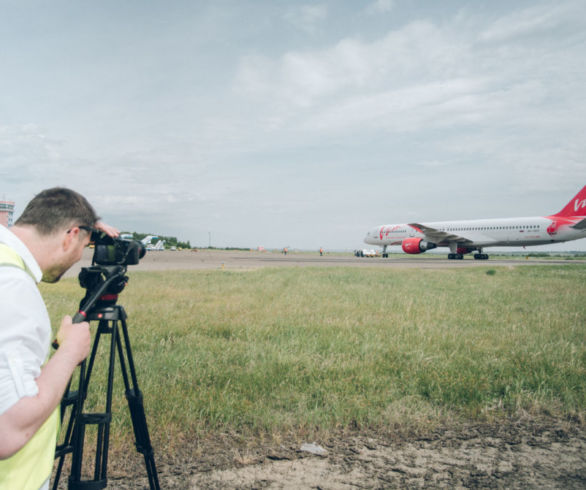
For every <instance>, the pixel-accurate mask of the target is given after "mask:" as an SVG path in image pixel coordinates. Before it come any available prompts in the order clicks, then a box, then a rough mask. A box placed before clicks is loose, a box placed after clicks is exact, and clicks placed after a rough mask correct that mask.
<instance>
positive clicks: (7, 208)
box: [0, 201, 14, 226]
mask: <svg viewBox="0 0 586 490" xmlns="http://www.w3.org/2000/svg"><path fill="white" fill-rule="evenodd" d="M13 214H14V203H13V202H12V201H0V225H4V226H12V215H13Z"/></svg>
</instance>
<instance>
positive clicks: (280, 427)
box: [42, 265, 586, 451]
mask: <svg viewBox="0 0 586 490" xmlns="http://www.w3.org/2000/svg"><path fill="white" fill-rule="evenodd" d="M585 284H586V268H585V267H584V266H579V265H567V266H541V267H540V266H524V267H517V268H492V269H491V268H489V267H486V268H483V267H474V268H469V269H458V270H456V269H446V270H415V269H411V270H379V269H376V268H372V269H368V268H366V269H365V268H359V269H358V268H352V269H351V268H279V269H259V270H256V271H249V272H230V271H221V270H218V271H185V272H133V271H130V282H129V284H128V286H127V287H126V289H125V291H124V292H123V293H122V295H121V296H120V300H119V303H120V304H122V305H124V307H125V309H126V311H127V313H128V315H129V320H128V324H129V331H130V336H131V340H132V346H133V350H134V356H135V362H136V365H137V370H138V378H139V384H140V387H141V389H142V391H143V392H144V396H145V408H146V412H147V418H148V423H149V427H150V429H151V437H152V438H153V440H154V441H155V443H156V444H157V445H164V446H165V447H166V450H171V451H173V449H174V446H173V445H174V444H178V442H177V441H184V440H187V439H190V438H195V437H206V436H209V435H213V434H214V433H215V432H218V431H222V432H226V431H227V432H234V433H239V434H245V435H246V434H255V435H259V434H260V435H268V436H270V437H279V436H280V435H282V434H295V433H300V434H301V433H304V434H307V433H315V432H316V431H318V432H326V433H327V432H328V431H333V430H339V429H341V428H361V427H364V428H369V429H375V430H383V431H386V430H396V429H397V428H399V427H400V428H402V430H427V429H430V428H433V427H434V426H435V425H438V424H443V423H445V422H446V421H448V422H450V421H451V422H454V421H458V420H490V421H494V420H495V419H496V420H498V419H499V418H500V417H508V416H511V415H512V416H518V415H520V414H526V413H529V414H534V415H536V416H538V415H540V414H547V415H550V416H554V417H568V416H571V417H572V418H573V419H574V420H577V421H579V422H582V423H583V421H584V415H585V407H586V328H585V325H586V302H585V299H586V295H585V292H584V285H585ZM42 292H43V295H44V297H45V299H46V302H47V305H48V308H49V311H50V314H51V317H52V320H53V323H54V324H58V323H59V319H60V318H61V316H62V315H64V314H71V313H72V312H74V311H76V310H77V306H78V302H79V299H80V298H81V297H82V296H83V290H82V289H81V288H80V287H79V285H78V283H77V280H74V279H69V280H64V281H62V282H61V283H59V284H58V285H52V286H47V285H43V286H42ZM103 344H106V342H103ZM101 347H102V349H101V351H102V353H101V354H100V359H99V360H100V364H105V357H106V355H105V354H106V350H105V349H104V347H105V345H102V346H101ZM102 361H103V362H102ZM99 374H100V373H99V372H96V374H95V375H94V377H93V379H92V385H91V387H92V391H93V393H92V396H91V397H90V399H89V400H88V403H87V404H86V406H87V407H88V409H89V410H91V406H92V404H96V403H98V404H101V403H103V401H104V400H103V399H104V398H105V395H104V393H103V386H104V383H103V382H102V380H101V378H100V376H99ZM117 375H118V380H120V376H119V370H118V367H117ZM115 391H116V397H115V401H114V412H115V417H114V421H113V425H114V429H113V430H112V440H113V445H114V446H116V444H122V443H121V442H120V440H122V439H129V438H131V437H132V436H131V429H127V428H124V429H122V428H121V427H120V426H121V425H125V426H126V425H128V424H129V422H128V413H127V412H128V410H127V408H126V402H125V399H124V395H123V389H122V386H121V381H119V386H117V387H116V388H115ZM173 441H175V442H173ZM175 449H178V448H177V447H175Z"/></svg>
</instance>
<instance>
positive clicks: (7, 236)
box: [0, 225, 51, 414]
mask: <svg viewBox="0 0 586 490" xmlns="http://www.w3.org/2000/svg"><path fill="white" fill-rule="evenodd" d="M0 243H4V244H6V245H8V246H9V247H10V248H12V249H13V250H14V251H15V252H17V253H18V255H20V257H21V258H22V259H23V260H24V262H25V264H26V265H27V267H28V268H29V270H30V271H31V272H32V275H33V276H34V278H35V279H33V277H31V275H30V274H29V273H28V272H25V271H23V270H22V269H20V268H17V267H9V266H0V414H2V413H4V412H5V411H6V410H8V409H9V408H10V407H11V406H12V405H14V404H15V403H16V402H17V401H18V400H20V399H21V398H23V397H25V396H35V395H36V394H37V393H38V391H39V389H38V387H37V383H36V381H35V379H36V378H38V376H39V375H40V374H41V366H42V365H43V364H44V363H45V361H46V359H47V356H48V354H49V347H50V343H51V322H50V320H49V314H48V313H47V308H46V307H45V303H44V301H43V298H42V297H41V293H40V292H39V289H38V287H37V283H38V282H40V280H41V277H42V271H41V268H40V267H39V265H38V263H37V261H36V260H35V259H34V257H33V256H32V254H31V253H30V251H29V250H28V248H27V247H26V246H25V245H24V243H22V242H21V241H20V239H19V238H17V237H16V235H14V234H13V233H12V232H11V231H10V230H9V229H7V228H5V227H4V226H1V225H0ZM35 281H36V282H35Z"/></svg>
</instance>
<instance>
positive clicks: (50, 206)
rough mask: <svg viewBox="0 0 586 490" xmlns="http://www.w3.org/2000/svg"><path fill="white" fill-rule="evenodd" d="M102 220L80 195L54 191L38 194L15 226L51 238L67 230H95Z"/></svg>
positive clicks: (66, 191) (61, 189) (54, 188)
mask: <svg viewBox="0 0 586 490" xmlns="http://www.w3.org/2000/svg"><path fill="white" fill-rule="evenodd" d="M99 219H100V218H99V217H98V216H97V215H96V212H95V211H94V208H93V207H92V205H91V204H90V203H89V202H88V201H87V199H86V198H85V197H83V196H82V195H81V194H79V193H77V192H75V191H72V190H71V189H66V188H64V187H53V188H51V189H46V190H44V191H42V192H40V193H39V194H37V195H36V196H35V197H34V198H33V199H32V200H31V201H30V202H29V203H28V204H27V206H26V208H25V209H24V211H23V212H22V215H21V216H20V217H19V218H18V219H17V220H16V222H15V223H14V224H15V225H17V226H22V225H30V226H34V227H35V228H36V229H37V231H38V232H39V233H40V234H41V235H50V234H52V233H54V232H56V231H59V230H60V229H62V228H66V227H68V226H88V227H90V228H92V227H93V226H94V225H95V224H96V222H97V221H98V220H99Z"/></svg>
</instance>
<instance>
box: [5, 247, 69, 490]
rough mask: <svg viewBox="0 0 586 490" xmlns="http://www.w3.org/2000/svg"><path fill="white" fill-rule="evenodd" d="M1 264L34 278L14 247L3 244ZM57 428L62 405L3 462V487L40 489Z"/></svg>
mask: <svg viewBox="0 0 586 490" xmlns="http://www.w3.org/2000/svg"><path fill="white" fill-rule="evenodd" d="M2 266H9V267H18V268H19V269H22V270H24V271H26V272H27V273H28V274H30V275H31V277H33V279H34V276H33V275H32V273H31V272H30V270H28V268H27V267H26V265H25V263H24V261H23V260H22V258H21V257H20V256H19V255H18V254H17V253H16V252H15V251H14V250H13V249H11V248H10V247H8V246H7V245H5V244H3V243H0V267H2ZM35 282H36V281H35ZM58 430H59V406H57V408H56V409H55V410H54V411H53V413H52V414H51V415H49V418H48V419H47V420H45V423H44V424H43V425H42V426H41V428H40V429H39V430H38V431H37V432H36V433H35V434H34V435H33V437H31V439H30V440H29V441H28V442H27V443H26V444H25V445H24V446H23V447H22V448H21V449H20V450H19V451H18V452H17V453H15V454H13V455H12V456H11V457H10V458H8V459H4V460H2V461H0V490H4V489H23V490H28V489H30V490H38V489H39V488H40V486H41V485H42V484H43V483H44V482H45V480H47V478H49V477H50V476H51V470H52V469H53V461H54V458H55V446H56V445H57V432H58Z"/></svg>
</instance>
